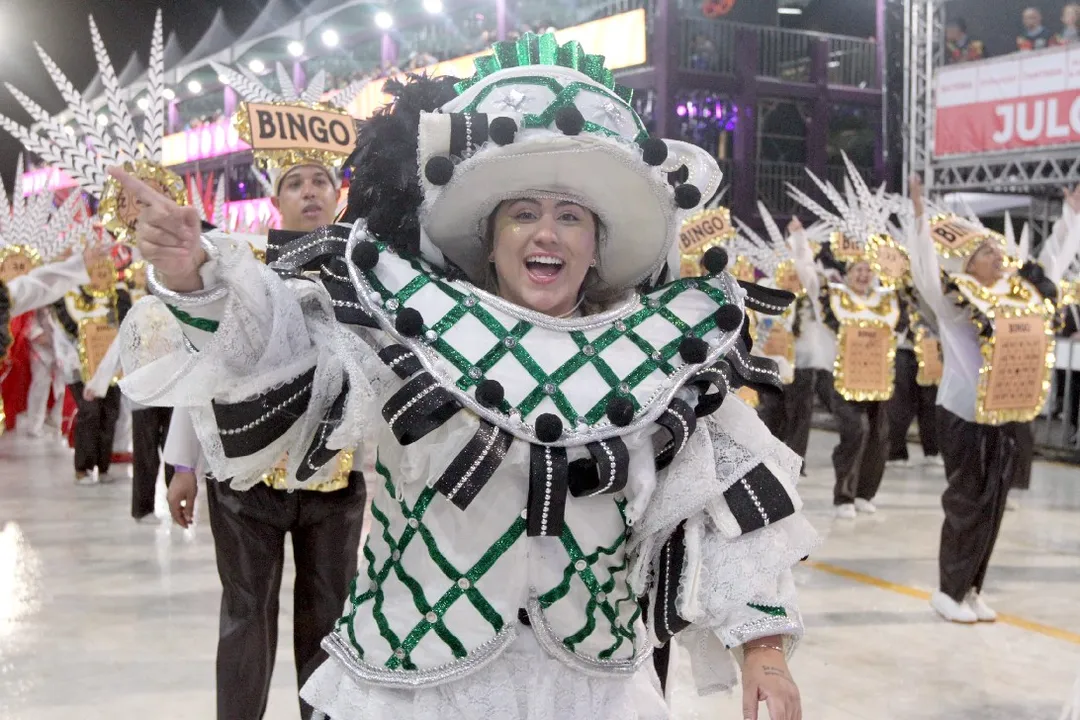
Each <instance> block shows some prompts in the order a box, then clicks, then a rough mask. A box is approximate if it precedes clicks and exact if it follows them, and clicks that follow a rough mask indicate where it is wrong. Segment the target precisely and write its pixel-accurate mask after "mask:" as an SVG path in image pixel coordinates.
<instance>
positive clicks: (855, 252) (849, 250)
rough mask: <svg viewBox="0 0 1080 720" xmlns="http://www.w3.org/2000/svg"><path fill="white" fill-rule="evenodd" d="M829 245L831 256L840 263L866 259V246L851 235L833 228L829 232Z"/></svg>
mask: <svg viewBox="0 0 1080 720" xmlns="http://www.w3.org/2000/svg"><path fill="white" fill-rule="evenodd" d="M829 247H830V249H831V250H832V254H833V257H834V258H836V259H837V260H839V261H840V262H842V263H857V262H864V261H865V260H866V247H865V246H864V245H863V243H861V242H859V241H858V240H856V239H855V238H853V237H850V236H848V235H845V234H843V233H842V232H839V231H836V230H834V231H833V232H831V233H829Z"/></svg>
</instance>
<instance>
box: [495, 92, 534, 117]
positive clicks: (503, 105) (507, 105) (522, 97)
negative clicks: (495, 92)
mask: <svg viewBox="0 0 1080 720" xmlns="http://www.w3.org/2000/svg"><path fill="white" fill-rule="evenodd" d="M528 99H529V96H528V95H526V94H525V93H523V92H521V91H520V90H518V89H517V88H509V89H507V90H506V91H505V92H504V93H503V94H502V95H501V96H499V97H498V98H496V99H495V106H496V107H497V108H498V109H499V110H512V111H514V112H518V113H519V112H521V108H522V106H523V105H525V101H526V100H528Z"/></svg>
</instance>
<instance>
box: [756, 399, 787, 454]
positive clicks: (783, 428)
mask: <svg viewBox="0 0 1080 720" xmlns="http://www.w3.org/2000/svg"><path fill="white" fill-rule="evenodd" d="M788 387H790V386H784V389H783V390H772V391H764V392H761V393H760V394H759V396H758V397H759V402H758V417H760V418H761V422H763V423H765V427H766V428H768V429H769V432H770V433H771V434H772V435H773V436H774V437H777V438H779V439H780V440H781V441H783V440H784V435H785V434H786V433H787V425H788V421H789V417H788V414H787V406H786V405H787V389H788Z"/></svg>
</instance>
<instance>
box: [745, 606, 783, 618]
mask: <svg viewBox="0 0 1080 720" xmlns="http://www.w3.org/2000/svg"><path fill="white" fill-rule="evenodd" d="M747 606H748V607H752V608H754V609H755V610H757V611H758V612H763V613H765V614H766V615H770V616H772V617H787V610H785V609H784V608H782V607H778V606H775V605H755V604H754V603H747Z"/></svg>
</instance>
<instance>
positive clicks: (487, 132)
mask: <svg viewBox="0 0 1080 720" xmlns="http://www.w3.org/2000/svg"><path fill="white" fill-rule="evenodd" d="M476 69H477V72H476V74H475V75H474V76H473V77H472V78H469V79H468V80H465V81H462V82H461V83H459V84H458V85H457V86H456V89H457V91H458V93H459V94H458V97H456V98H455V99H454V100H452V101H450V102H448V103H446V104H445V105H444V106H443V107H442V108H441V109H440V111H439V112H435V113H424V114H422V115H421V117H420V126H419V158H418V159H419V169H420V175H421V186H422V189H423V194H424V202H423V206H422V208H421V213H420V220H421V225H422V229H423V233H424V236H425V242H424V243H423V247H425V248H426V249H427V251H426V252H425V254H426V255H428V256H429V257H428V259H429V260H432V261H433V262H436V263H437V264H441V263H442V262H443V261H444V259H445V260H449V261H450V262H451V263H453V264H454V265H456V266H457V267H458V268H460V269H461V270H463V271H464V272H465V273H466V274H467V275H468V276H469V277H470V278H471V279H472V280H473V281H474V282H479V280H480V279H481V278H483V277H484V274H485V272H486V266H487V263H488V257H487V252H486V251H485V248H484V242H483V236H484V234H485V232H486V231H487V219H488V217H489V216H490V215H491V213H492V212H493V211H494V210H495V209H496V208H497V207H498V205H499V204H500V203H501V202H503V201H505V200H510V199H516V198H520V197H536V196H544V195H552V196H557V197H559V198H564V199H572V200H574V201H575V202H578V203H579V204H581V205H582V206H584V207H586V208H588V209H589V210H592V211H593V212H594V213H596V215H597V217H598V218H599V219H600V223H601V227H602V232H601V236H600V243H599V247H598V251H597V252H598V263H597V267H596V271H597V277H598V281H599V284H600V285H601V286H602V287H603V288H605V289H611V290H620V289H624V288H628V287H632V286H634V285H637V284H639V283H641V282H642V281H645V280H648V279H650V278H651V277H652V276H653V275H654V274H655V273H656V272H657V271H658V270H659V269H660V268H661V267H662V266H663V264H664V262H665V260H666V259H667V255H668V250H669V248H670V247H671V245H672V243H673V242H674V241H675V239H676V237H677V235H678V230H679V227H680V226H681V224H682V221H683V219H685V217H687V216H688V214H691V213H693V212H695V211H696V210H698V209H699V208H700V207H701V206H702V205H703V204H704V202H705V201H706V200H708V199H709V198H710V197H712V195H713V194H714V193H715V192H716V190H717V188H718V187H719V184H720V179H721V173H720V169H719V167H718V166H717V164H716V161H715V160H714V159H713V158H712V157H711V156H709V154H708V153H706V152H705V151H704V150H702V149H701V148H698V147H696V146H693V145H689V144H687V143H681V142H675V141H664V140H659V139H656V138H649V136H648V133H647V132H646V130H645V126H644V124H643V123H642V121H641V119H640V118H639V117H638V115H637V113H635V112H634V110H633V108H632V107H631V106H630V104H629V98H630V91H629V90H628V89H626V88H623V87H620V86H618V85H616V84H615V82H614V79H613V78H612V74H611V72H610V71H609V70H607V69H605V68H604V67H603V58H602V57H601V56H596V55H586V54H585V53H584V52H583V51H582V50H581V46H580V45H578V44H577V43H567V44H565V45H562V46H559V45H558V44H557V43H556V41H555V37H554V35H542V36H536V35H531V34H526V35H525V36H523V37H522V38H521V39H520V40H518V41H517V42H513V43H499V44H497V45H496V46H495V48H494V54H493V55H488V56H484V57H482V58H479V59H477V60H476ZM684 167H685V168H686V173H687V174H686V176H685V177H686V180H685V182H683V183H682V184H681V185H679V186H678V187H676V186H674V185H673V184H671V183H669V182H668V176H669V174H670V173H672V172H674V171H677V170H681V169H682V168H684ZM438 255H441V256H442V257H438ZM432 256H434V257H432Z"/></svg>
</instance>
